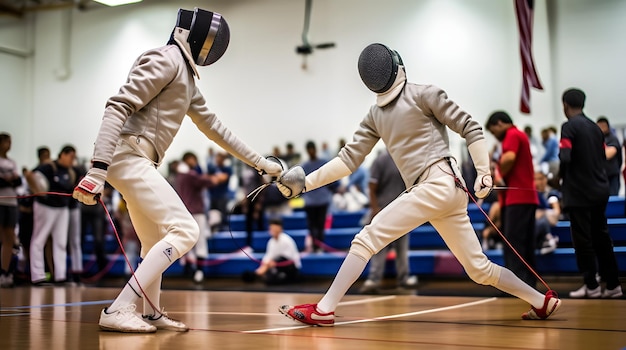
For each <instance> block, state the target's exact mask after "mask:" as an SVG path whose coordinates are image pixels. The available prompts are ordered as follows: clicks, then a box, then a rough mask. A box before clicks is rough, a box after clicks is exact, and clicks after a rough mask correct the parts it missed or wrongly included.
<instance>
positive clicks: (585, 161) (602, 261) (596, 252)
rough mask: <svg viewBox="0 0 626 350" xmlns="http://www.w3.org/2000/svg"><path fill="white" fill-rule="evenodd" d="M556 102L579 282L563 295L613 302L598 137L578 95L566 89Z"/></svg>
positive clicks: (615, 289) (615, 280)
mask: <svg viewBox="0 0 626 350" xmlns="http://www.w3.org/2000/svg"><path fill="white" fill-rule="evenodd" d="M562 100H563V112H564V113H565V117H566V118H567V119H568V120H567V121H566V122H565V123H563V125H562V126H561V142H560V152H559V158H560V159H561V170H560V175H561V177H562V180H563V182H562V188H561V191H562V194H563V209H564V210H565V211H567V212H568V213H569V217H570V230H571V234H572V242H573V244H574V251H575V253H576V262H577V264H578V269H579V270H580V272H581V273H582V275H583V278H584V282H585V284H584V285H583V286H582V287H581V288H579V289H578V290H575V291H572V292H570V293H569V296H570V297H571V298H585V297H588V298H599V297H603V298H619V297H621V296H622V287H621V286H620V283H619V276H618V273H619V272H618V267H617V261H616V259H615V253H614V252H613V242H612V241H611V237H610V236H609V230H608V225H607V220H606V214H605V210H606V205H607V202H608V199H609V181H608V179H607V176H606V170H605V162H606V156H605V153H604V135H603V134H602V131H601V130H600V128H599V127H598V126H597V125H596V123H594V122H593V121H592V120H591V119H589V118H588V117H587V116H586V115H585V114H584V113H583V107H584V106H585V93H584V92H582V91H581V90H579V89H569V90H566V91H565V92H564V93H563V98H562ZM596 262H597V263H596ZM598 272H599V274H600V277H601V279H602V281H604V282H606V289H605V290H604V291H602V289H601V286H600V284H599V283H598V281H597V280H596V273H598Z"/></svg>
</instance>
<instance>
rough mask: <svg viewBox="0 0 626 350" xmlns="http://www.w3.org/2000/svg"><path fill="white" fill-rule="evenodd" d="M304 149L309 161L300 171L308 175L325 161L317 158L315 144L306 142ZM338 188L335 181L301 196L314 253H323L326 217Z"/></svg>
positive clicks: (337, 183)
mask: <svg viewBox="0 0 626 350" xmlns="http://www.w3.org/2000/svg"><path fill="white" fill-rule="evenodd" d="M305 148H306V152H307V154H308V156H309V160H308V161H306V162H304V163H303V164H302V169H304V173H305V174H310V173H312V172H313V171H315V170H317V169H319V168H320V167H321V166H322V165H324V164H325V163H326V162H327V160H326V159H321V158H318V156H317V147H316V146H315V142H313V141H308V142H307V143H306V146H305ZM338 187H339V182H338V181H335V182H333V183H332V184H330V185H326V186H322V187H320V188H317V189H314V190H312V191H307V192H306V193H304V194H303V195H302V198H303V199H304V211H305V212H306V223H307V227H308V229H309V237H310V239H311V249H312V250H313V251H314V252H316V253H320V252H322V251H323V248H322V243H323V242H324V238H325V237H324V236H325V234H326V215H327V214H328V208H329V207H330V204H331V202H332V197H333V191H334V190H335V189H337V188H338ZM307 248H308V247H307Z"/></svg>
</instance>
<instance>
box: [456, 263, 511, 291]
mask: <svg viewBox="0 0 626 350" xmlns="http://www.w3.org/2000/svg"><path fill="white" fill-rule="evenodd" d="M501 270H502V268H501V267H500V266H499V265H496V264H494V263H492V262H491V261H489V260H487V259H485V261H484V262H483V263H481V264H479V265H477V266H472V267H471V268H469V269H468V268H466V269H465V271H466V272H467V274H468V276H469V277H470V278H471V279H472V281H474V282H476V283H478V284H482V285H489V286H493V285H495V284H496V283H498V280H499V279H500V272H501Z"/></svg>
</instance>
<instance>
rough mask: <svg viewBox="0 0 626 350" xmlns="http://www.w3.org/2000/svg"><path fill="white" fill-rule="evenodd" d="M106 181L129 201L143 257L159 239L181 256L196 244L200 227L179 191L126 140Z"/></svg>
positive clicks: (116, 151) (130, 213) (119, 146)
mask: <svg viewBox="0 0 626 350" xmlns="http://www.w3.org/2000/svg"><path fill="white" fill-rule="evenodd" d="M107 181H108V182H109V183H110V184H111V185H113V187H115V188H116V189H117V190H118V191H119V192H120V193H121V195H122V197H123V198H124V200H125V201H126V204H127V208H128V213H129V215H130V219H131V221H132V223H133V226H134V227H135V231H136V232H137V237H138V238H139V241H140V242H141V256H142V257H145V256H146V254H147V253H148V251H149V250H150V248H152V246H154V245H155V244H156V243H157V242H159V241H160V240H164V241H166V242H168V243H170V244H171V245H172V246H174V248H175V249H176V250H177V251H178V253H179V254H180V256H182V255H183V254H185V253H187V252H188V251H189V250H190V249H191V248H192V247H193V246H194V245H195V244H196V242H197V241H198V237H199V228H198V224H197V223H196V221H195V220H194V218H193V217H192V216H191V214H190V213H189V211H188V210H187V208H186V207H185V205H184V204H183V202H182V200H181V199H180V197H179V196H178V194H177V193H176V191H175V190H174V189H173V188H172V186H171V185H170V184H169V183H168V182H167V180H166V179H165V177H164V176H163V175H161V173H159V171H158V170H157V169H156V168H155V166H154V164H153V163H152V162H151V161H150V160H148V159H146V158H144V157H142V156H141V155H140V154H138V153H137V151H135V150H134V149H133V148H131V147H130V146H129V145H128V144H127V143H125V142H123V141H122V142H120V143H119V144H118V145H117V148H116V150H115V154H114V156H113V161H112V164H111V165H110V166H109V170H108V173H107Z"/></svg>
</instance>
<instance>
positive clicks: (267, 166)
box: [254, 157, 285, 178]
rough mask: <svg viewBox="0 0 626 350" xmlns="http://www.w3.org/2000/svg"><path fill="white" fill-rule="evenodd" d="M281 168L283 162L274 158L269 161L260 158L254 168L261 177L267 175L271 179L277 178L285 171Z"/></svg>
mask: <svg viewBox="0 0 626 350" xmlns="http://www.w3.org/2000/svg"><path fill="white" fill-rule="evenodd" d="M283 166H284V165H283V162H282V161H281V160H280V159H278V158H276V157H270V158H269V159H267V158H265V157H260V158H259V160H257V161H256V163H255V167H254V168H255V169H256V170H257V171H258V172H259V174H261V175H263V174H268V175H269V176H271V177H276V178H278V177H279V176H280V174H282V172H283V170H285V169H284V168H283Z"/></svg>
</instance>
